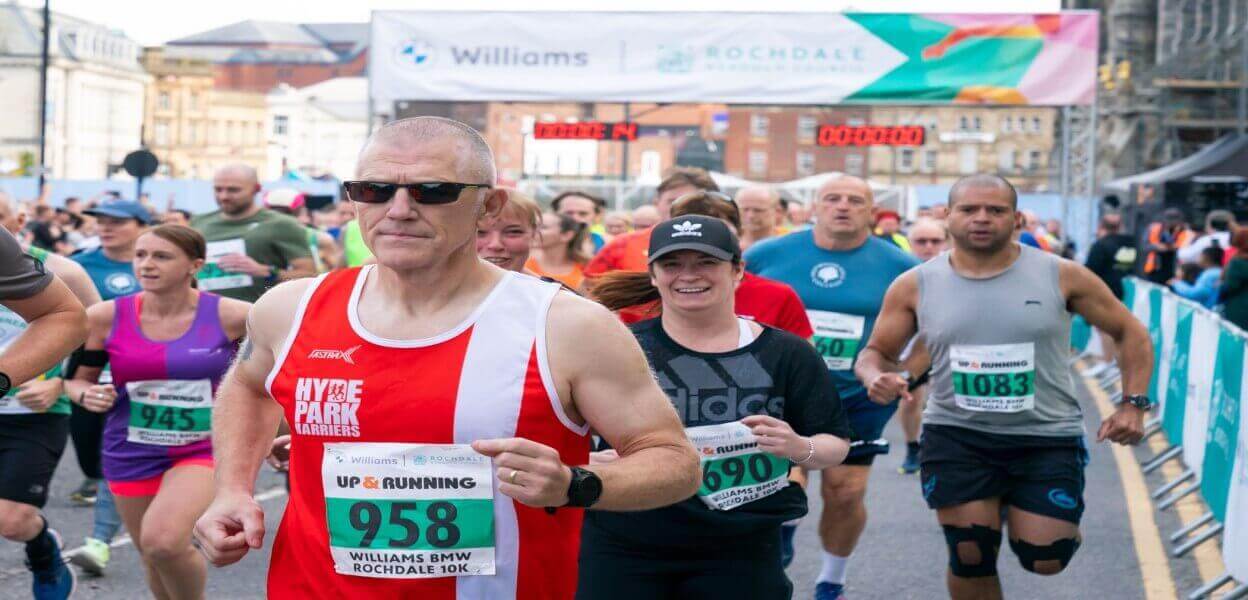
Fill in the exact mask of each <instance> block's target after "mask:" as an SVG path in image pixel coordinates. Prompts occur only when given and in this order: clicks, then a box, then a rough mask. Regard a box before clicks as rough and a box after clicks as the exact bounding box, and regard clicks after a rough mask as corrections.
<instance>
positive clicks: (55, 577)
mask: <svg viewBox="0 0 1248 600" xmlns="http://www.w3.org/2000/svg"><path fill="white" fill-rule="evenodd" d="M48 533H49V534H51V535H52V537H53V538H54V539H56V548H55V551H54V552H53V553H52V566H51V567H49V568H48V569H46V570H43V571H34V570H32V571H31V573H32V574H33V575H34V580H35V581H34V584H33V585H31V588H30V591H31V594H32V596H33V597H34V599H35V600H65V599H66V598H69V597H70V596H72V595H73V594H74V588H75V587H77V586H78V578H77V577H76V576H75V575H74V571H73V570H72V569H70V568H69V567H68V566H66V565H65V558H64V557H62V556H61V548H62V547H64V544H63V543H62V542H61V534H59V533H57V532H56V531H55V530H52V529H49V530H48ZM27 566H30V565H29V563H27Z"/></svg>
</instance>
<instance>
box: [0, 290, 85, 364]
mask: <svg viewBox="0 0 1248 600" xmlns="http://www.w3.org/2000/svg"><path fill="white" fill-rule="evenodd" d="M0 304H3V305H4V306H5V307H6V308H8V309H9V310H11V311H13V312H14V313H17V315H18V316H19V317H21V318H22V319H23V320H25V321H26V322H27V323H29V324H30V325H29V326H28V327H27V328H26V331H24V332H22V334H21V335H20V336H18V337H17V339H15V340H13V343H12V344H10V345H9V347H8V349H7V350H5V351H4V352H3V353H2V354H0V373H4V374H5V375H7V376H8V377H9V378H10V380H11V381H12V383H13V385H14V386H16V385H17V384H18V383H21V382H25V381H30V380H31V379H34V378H35V377H37V376H38V375H39V374H40V373H43V372H45V371H47V370H48V369H50V368H52V367H53V366H54V365H56V363H57V362H59V361H60V360H61V359H63V358H65V357H66V356H69V353H70V352H73V351H74V349H75V348H77V347H78V346H79V344H81V343H82V341H83V339H85V338H86V336H87V317H86V313H85V312H84V310H83V308H82V303H81V302H79V301H78V299H77V298H75V297H74V294H73V292H72V291H70V289H69V286H67V285H65V283H64V282H62V281H61V280H60V279H59V278H53V280H52V282H51V283H50V284H49V285H48V286H47V287H45V288H43V289H42V290H41V291H39V292H38V293H36V294H35V295H33V296H30V297H28V298H23V299H20V300H14V299H5V300H3V301H0Z"/></svg>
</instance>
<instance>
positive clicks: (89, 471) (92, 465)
mask: <svg viewBox="0 0 1248 600" xmlns="http://www.w3.org/2000/svg"><path fill="white" fill-rule="evenodd" d="M69 435H70V437H71V438H72V439H73V440H74V455H75V456H77V457H78V467H79V468H81V469H82V472H83V474H84V475H86V476H87V477H89V478H91V479H101V478H103V477H104V474H103V472H101V471H100V444H101V443H102V442H103V438H104V413H95V412H91V411H89V410H87V409H85V408H83V407H81V406H78V405H77V404H75V405H74V406H73V413H71V414H70V416H69Z"/></svg>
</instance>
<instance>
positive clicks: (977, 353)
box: [949, 343, 1036, 413]
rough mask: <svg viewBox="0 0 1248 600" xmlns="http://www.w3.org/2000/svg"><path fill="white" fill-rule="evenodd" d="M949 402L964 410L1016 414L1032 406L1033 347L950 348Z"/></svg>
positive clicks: (1010, 345) (1014, 345) (1034, 353)
mask: <svg viewBox="0 0 1248 600" xmlns="http://www.w3.org/2000/svg"><path fill="white" fill-rule="evenodd" d="M949 361H950V366H951V367H952V369H951V370H952V372H953V399H954V402H956V403H957V405H958V406H959V407H960V408H962V409H965V410H971V411H976V412H995V413H1017V412H1023V411H1025V410H1031V409H1033V408H1035V406H1036V348H1035V345H1034V344H1031V343H1025V344H997V345H991V346H953V347H952V348H950V351H949Z"/></svg>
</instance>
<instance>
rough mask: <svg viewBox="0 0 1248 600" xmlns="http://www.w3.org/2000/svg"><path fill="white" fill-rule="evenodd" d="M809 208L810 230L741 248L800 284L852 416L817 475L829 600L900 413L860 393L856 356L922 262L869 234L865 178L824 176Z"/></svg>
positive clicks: (768, 272) (821, 582) (752, 264)
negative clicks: (889, 295)
mask: <svg viewBox="0 0 1248 600" xmlns="http://www.w3.org/2000/svg"><path fill="white" fill-rule="evenodd" d="M813 208H814V212H815V225H814V227H812V228H811V229H806V230H801V231H796V232H794V233H791V234H789V235H786V236H784V237H780V238H773V239H769V240H764V241H762V242H760V243H758V244H757V245H755V246H754V247H752V248H750V250H749V251H748V252H746V253H745V267H746V270H748V271H750V272H751V273H754V274H756V275H761V276H763V277H767V278H770V279H774V280H777V281H780V282H782V283H786V284H788V285H790V286H792V287H793V289H795V290H797V294H798V295H799V296H801V298H802V303H803V304H805V305H806V312H807V315H808V316H809V317H810V324H811V325H812V326H814V328H815V336H814V342H815V348H816V349H817V350H818V351H819V354H820V355H822V356H823V360H824V363H825V364H826V365H827V367H828V370H829V371H831V372H832V379H833V381H834V383H835V385H836V388H837V392H838V393H839V395H840V397H841V402H842V404H843V405H844V406H845V410H846V414H847V415H848V416H849V424H850V429H851V430H852V435H851V438H850V440H851V445H850V451H849V457H848V458H846V459H845V463H844V464H842V465H840V466H837V467H831V468H828V469H824V470H823V475H822V481H823V483H822V490H821V491H822V495H823V515H822V518H821V519H820V523H819V536H820V538H821V540H822V542H823V549H824V556H823V568H822V570H821V572H820V574H819V577H818V578H817V579H816V586H815V598H816V600H835V599H837V598H839V597H841V595H842V591H843V589H844V585H845V567H846V564H847V562H848V560H849V555H850V554H851V553H852V552H853V550H854V546H856V545H857V543H858V537H859V536H860V535H861V534H862V530H863V528H864V527H866V522H867V516H866V507H865V504H864V499H865V497H866V489H867V478H868V475H869V473H870V468H871V463H872V462H873V461H874V459H875V456H876V455H877V454H884V453H887V452H888V442H887V441H885V440H884V439H882V434H883V432H884V426H885V424H887V423H888V420H889V418H891V417H892V415H893V412H895V411H896V410H897V405H896V404H895V403H894V404H891V405H888V406H882V405H879V404H875V403H873V402H872V401H871V400H870V399H869V398H868V397H867V392H866V390H865V389H864V388H863V387H862V384H861V383H859V381H858V380H857V378H855V377H854V360H855V358H856V357H857V356H858V352H859V350H861V349H862V347H863V346H865V345H866V342H867V340H868V339H869V338H870V337H871V329H872V327H873V326H874V325H875V318H876V316H877V315H879V312H880V305H881V304H882V303H883V301H884V293H885V292H886V291H887V290H888V286H889V285H891V284H892V283H893V280H894V279H896V278H897V277H898V276H899V275H901V274H902V273H904V272H905V271H906V270H908V269H910V268H911V267H914V266H916V265H918V264H919V261H918V259H916V258H914V257H913V256H911V255H909V254H907V253H906V252H904V251H902V250H900V249H899V248H897V247H896V246H894V245H892V244H890V243H888V242H886V241H884V240H881V239H879V238H877V237H875V236H873V235H872V234H871V226H872V222H873V218H872V211H873V209H874V199H873V197H872V194H871V187H870V185H868V184H867V182H866V181H864V180H862V179H859V178H857V177H849V176H842V177H838V178H836V179H832V180H830V181H828V182H827V183H825V184H824V185H823V187H821V188H820V189H819V194H818V196H817V197H816V199H815V203H814V207H813ZM786 535H791V533H788V532H786Z"/></svg>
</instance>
